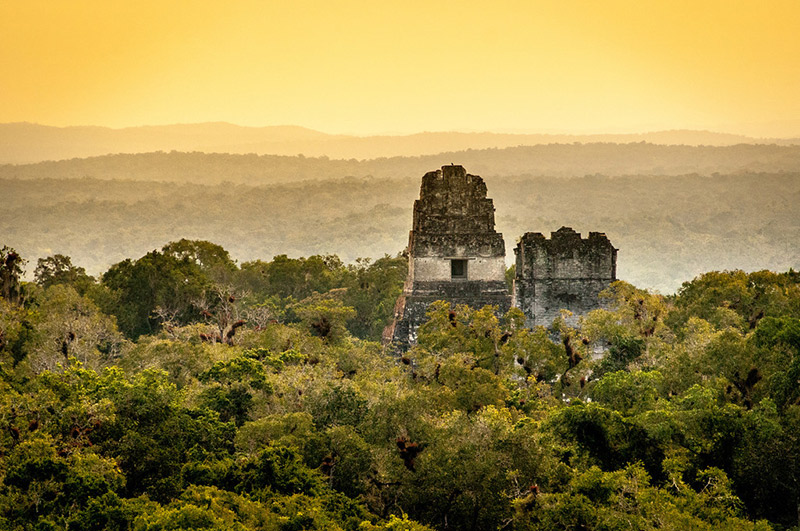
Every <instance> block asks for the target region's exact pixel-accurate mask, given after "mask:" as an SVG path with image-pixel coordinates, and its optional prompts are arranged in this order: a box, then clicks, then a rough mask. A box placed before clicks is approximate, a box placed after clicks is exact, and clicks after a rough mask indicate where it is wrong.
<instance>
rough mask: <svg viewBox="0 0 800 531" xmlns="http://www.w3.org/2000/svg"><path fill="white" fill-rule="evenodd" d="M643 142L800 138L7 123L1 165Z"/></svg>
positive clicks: (685, 132)
mask: <svg viewBox="0 0 800 531" xmlns="http://www.w3.org/2000/svg"><path fill="white" fill-rule="evenodd" d="M576 142H577V143H598V142H613V143H623V144H628V143H637V142H649V143H653V144H659V145H688V146H731V145H736V144H777V145H793V144H797V143H800V139H797V138H793V139H784V138H756V137H749V136H744V135H737V134H732V133H718V132H713V131H700V130H691V129H677V130H665V131H652V132H646V133H626V134H620V133H616V134H584V135H577V134H549V133H548V134H533V133H494V132H458V131H424V132H420V133H413V134H406V135H370V136H358V135H344V134H329V133H324V132H321V131H316V130H314V129H309V128H306V127H302V126H297V125H275V126H261V127H251V126H240V125H236V124H231V123H228V122H204V123H195V124H171V125H144V126H136V127H125V128H110V127H104V126H91V125H90V126H66V127H55V126H48V125H42V124H36V123H31V122H13V123H3V124H0V164H30V163H37V162H43V161H55V160H67V159H73V158H87V157H95V156H103V155H111V154H117V153H146V152H154V151H200V152H203V153H232V154H250V153H255V154H258V155H285V156H293V155H298V154H303V155H305V156H309V157H322V156H327V157H331V158H337V159H353V158H355V159H359V160H365V159H375V158H383V157H396V156H406V157H410V156H424V155H435V154H438V153H445V152H456V151H465V150H470V149H490V148H497V149H503V148H508V147H516V146H534V145H545V144H558V143H576Z"/></svg>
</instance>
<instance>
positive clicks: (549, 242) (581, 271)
mask: <svg viewBox="0 0 800 531" xmlns="http://www.w3.org/2000/svg"><path fill="white" fill-rule="evenodd" d="M514 253H515V254H516V255H517V267H516V274H515V276H514V305H515V306H516V307H517V308H519V309H520V310H522V313H524V314H525V325H526V326H528V327H533V326H537V325H541V326H547V327H549V326H550V325H551V324H553V320H554V319H555V318H556V317H559V315H560V314H561V310H562V309H563V310H569V311H571V312H572V314H573V316H572V319H573V320H575V321H576V320H577V318H578V316H580V315H585V314H587V313H588V312H590V311H591V310H594V309H596V308H599V295H600V292H601V291H603V290H604V289H606V288H607V287H608V285H609V284H611V283H612V282H614V281H615V280H616V279H617V250H616V249H615V248H614V246H613V245H611V242H610V241H609V240H608V238H607V237H606V235H605V234H603V233H601V232H590V233H589V237H588V238H581V235H580V234H578V233H577V232H575V231H574V230H572V229H571V228H570V227H561V228H560V229H558V230H557V231H556V232H553V233H551V234H550V239H547V238H545V237H544V235H543V234H541V233H539V232H528V233H526V234H525V235H524V236H523V237H522V238H520V240H519V243H517V247H516V248H515V249H514Z"/></svg>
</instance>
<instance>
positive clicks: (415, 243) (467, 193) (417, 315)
mask: <svg viewBox="0 0 800 531" xmlns="http://www.w3.org/2000/svg"><path fill="white" fill-rule="evenodd" d="M408 253H409V267H408V277H407V279H406V283H405V287H404V290H403V295H401V297H400V298H399V299H398V301H397V305H396V307H395V319H394V322H393V323H392V324H391V325H390V326H389V327H388V328H387V330H386V331H385V332H384V340H385V341H386V342H392V343H394V345H395V346H396V347H397V348H399V349H401V350H402V349H405V348H408V347H409V346H411V345H414V344H415V343H416V339H417V328H418V327H419V325H420V324H422V323H423V322H424V321H425V313H426V310H427V308H428V306H429V305H430V304H431V303H432V302H434V301H437V300H446V301H449V302H451V303H453V304H468V305H469V306H472V307H473V308H481V307H483V306H485V305H487V304H492V305H496V306H498V308H499V310H498V313H505V312H506V311H508V309H509V308H510V306H511V296H510V294H509V292H508V288H507V286H506V283H505V242H504V241H503V235H502V234H500V233H498V232H496V231H495V229H494V204H493V203H492V200H491V199H489V198H487V197H486V184H485V183H484V182H483V179H481V178H480V177H479V176H477V175H470V174H468V173H467V172H466V170H464V168H463V167H461V166H443V167H442V169H441V170H437V171H434V172H429V173H427V174H425V176H424V177H423V178H422V186H421V187H420V196H419V199H418V200H416V201H415V202H414V219H413V224H412V230H411V232H410V234H409V238H408ZM453 260H463V261H465V265H466V266H465V275H464V277H463V278H454V277H453V275H452V270H451V266H452V261H453Z"/></svg>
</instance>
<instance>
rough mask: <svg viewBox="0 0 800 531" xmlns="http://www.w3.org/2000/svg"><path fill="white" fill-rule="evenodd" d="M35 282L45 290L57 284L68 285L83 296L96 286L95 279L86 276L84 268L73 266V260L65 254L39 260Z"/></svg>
mask: <svg viewBox="0 0 800 531" xmlns="http://www.w3.org/2000/svg"><path fill="white" fill-rule="evenodd" d="M33 275H34V280H35V281H36V283H37V284H39V285H40V286H42V287H43V288H48V287H50V286H53V285H55V284H67V285H69V286H72V287H73V288H75V291H77V292H78V293H80V294H81V295H86V292H87V291H88V290H89V288H91V287H92V286H93V285H94V282H95V280H94V278H92V277H90V276H89V275H87V274H86V270H85V269H84V268H82V267H77V266H74V265H72V259H71V258H70V257H69V256H64V255H63V254H55V255H53V256H48V257H47V258H39V260H38V261H37V263H36V270H35V271H34V274H33Z"/></svg>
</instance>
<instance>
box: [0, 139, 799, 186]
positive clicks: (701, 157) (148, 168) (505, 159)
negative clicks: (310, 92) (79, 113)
mask: <svg viewBox="0 0 800 531" xmlns="http://www.w3.org/2000/svg"><path fill="white" fill-rule="evenodd" d="M450 163H457V164H461V165H463V166H465V167H466V168H467V170H468V171H470V172H471V173H474V174H477V175H481V176H483V177H496V176H502V177H508V176H525V175H528V176H547V177H583V176H585V175H595V174H603V175H607V176H622V175H656V176H658V175H661V176H666V175H685V174H698V175H712V174H714V173H723V174H735V173H742V172H800V145H796V146H777V145H762V144H737V145H734V146H669V145H656V144H648V143H630V144H612V143H592V144H547V145H538V146H522V147H510V148H504V149H483V150H467V151H458V152H448V153H440V154H437V155H424V156H418V157H392V158H378V159H371V160H363V161H359V160H355V159H347V160H344V159H338V160H337V159H329V158H327V157H303V156H293V157H289V156H279V155H262V156H258V155H235V154H219V153H198V152H194V153H184V152H170V153H165V152H156V153H143V154H118V155H105V156H100V157H90V158H85V159H72V160H63V161H54V162H39V163H35V164H26V165H11V164H6V165H0V178H5V179H44V178H47V179H81V178H92V179H104V180H112V179H113V180H118V179H124V180H134V181H165V182H177V183H194V184H218V183H224V182H230V183H235V184H249V185H263V184H275V183H286V182H298V181H305V180H317V181H318V180H323V179H337V178H342V177H373V178H389V179H397V178H410V179H414V180H417V181H418V180H419V178H420V177H421V176H422V175H423V174H425V173H426V172H428V171H431V170H435V169H437V168H439V167H440V166H443V165H446V164H450Z"/></svg>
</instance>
